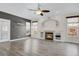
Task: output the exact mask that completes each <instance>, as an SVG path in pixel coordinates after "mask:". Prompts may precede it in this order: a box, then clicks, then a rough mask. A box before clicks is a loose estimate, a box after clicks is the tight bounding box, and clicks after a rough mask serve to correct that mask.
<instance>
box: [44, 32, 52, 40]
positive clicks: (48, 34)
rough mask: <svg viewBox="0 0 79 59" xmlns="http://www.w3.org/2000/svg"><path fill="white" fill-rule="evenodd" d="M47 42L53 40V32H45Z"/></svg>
mask: <svg viewBox="0 0 79 59" xmlns="http://www.w3.org/2000/svg"><path fill="white" fill-rule="evenodd" d="M45 39H46V40H53V32H45Z"/></svg>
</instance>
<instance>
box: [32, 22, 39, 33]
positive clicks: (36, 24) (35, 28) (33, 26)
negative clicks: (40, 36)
mask: <svg viewBox="0 0 79 59" xmlns="http://www.w3.org/2000/svg"><path fill="white" fill-rule="evenodd" d="M37 30H38V22H37V21H33V22H32V34H34V33H37Z"/></svg>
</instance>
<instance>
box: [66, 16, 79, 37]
mask: <svg viewBox="0 0 79 59" xmlns="http://www.w3.org/2000/svg"><path fill="white" fill-rule="evenodd" d="M78 27H79V18H78V17H74V18H73V17H72V18H67V32H68V36H71V37H77V35H78Z"/></svg>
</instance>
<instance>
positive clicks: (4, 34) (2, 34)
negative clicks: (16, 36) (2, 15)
mask: <svg viewBox="0 0 79 59" xmlns="http://www.w3.org/2000/svg"><path fill="white" fill-rule="evenodd" d="M8 40H10V20H4V19H3V20H0V41H8Z"/></svg>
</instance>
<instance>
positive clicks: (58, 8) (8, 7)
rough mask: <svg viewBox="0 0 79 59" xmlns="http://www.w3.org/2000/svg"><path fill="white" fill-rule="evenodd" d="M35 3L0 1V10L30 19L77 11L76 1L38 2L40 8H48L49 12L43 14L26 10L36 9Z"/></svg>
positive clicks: (78, 11)
mask: <svg viewBox="0 0 79 59" xmlns="http://www.w3.org/2000/svg"><path fill="white" fill-rule="evenodd" d="M37 5H38V4H37V3H0V11H4V12H7V13H10V14H13V15H17V16H20V17H24V18H26V19H31V20H32V19H38V18H46V17H53V16H57V15H64V14H67V13H72V12H77V13H79V4H78V3H70V4H68V3H40V7H41V9H49V10H50V11H51V12H49V13H45V15H44V16H40V15H36V14H35V13H34V12H33V11H29V10H28V9H37Z"/></svg>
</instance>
